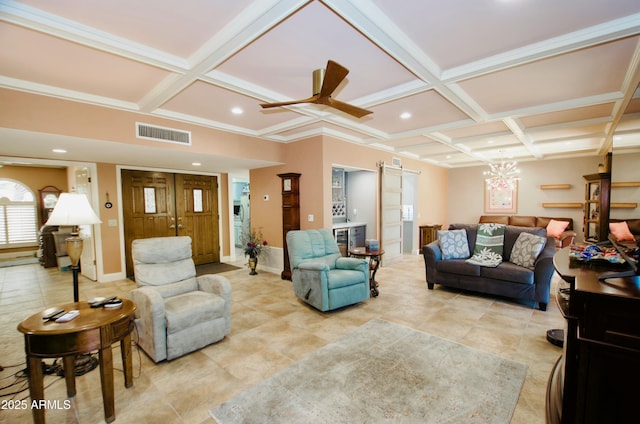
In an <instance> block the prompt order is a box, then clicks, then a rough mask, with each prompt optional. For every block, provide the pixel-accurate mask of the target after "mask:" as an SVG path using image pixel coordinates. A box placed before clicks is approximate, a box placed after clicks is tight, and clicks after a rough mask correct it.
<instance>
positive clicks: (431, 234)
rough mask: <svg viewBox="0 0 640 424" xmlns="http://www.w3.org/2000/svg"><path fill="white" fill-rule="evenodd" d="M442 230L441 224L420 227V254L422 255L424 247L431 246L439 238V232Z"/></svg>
mask: <svg viewBox="0 0 640 424" xmlns="http://www.w3.org/2000/svg"><path fill="white" fill-rule="evenodd" d="M441 228H442V225H440V224H434V225H420V226H418V230H419V246H420V254H422V246H424V245H425V244H429V243H431V242H432V241H434V240H436V239H437V238H438V230H440V229H441Z"/></svg>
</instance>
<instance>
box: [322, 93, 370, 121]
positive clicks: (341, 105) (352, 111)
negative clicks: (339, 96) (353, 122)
mask: <svg viewBox="0 0 640 424" xmlns="http://www.w3.org/2000/svg"><path fill="white" fill-rule="evenodd" d="M324 104H326V105H329V106H331V107H333V108H336V109H338V110H341V111H343V112H344V113H348V114H349V115H352V116H355V117H356V118H362V117H363V116H365V115H368V114H370V113H373V111H371V110H367V109H363V108H361V107H358V106H354V105H350V104H349V103H345V102H341V101H340V100H336V99H332V98H329V99H328V102H326V103H324Z"/></svg>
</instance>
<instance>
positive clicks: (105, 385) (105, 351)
mask: <svg viewBox="0 0 640 424" xmlns="http://www.w3.org/2000/svg"><path fill="white" fill-rule="evenodd" d="M99 357H100V382H101V383H102V403H103V405H104V420H105V421H106V422H108V423H110V422H113V421H114V420H115V419H116V408H115V405H114V403H115V402H114V394H113V354H112V352H111V345H107V346H103V347H101V348H100V351H99Z"/></svg>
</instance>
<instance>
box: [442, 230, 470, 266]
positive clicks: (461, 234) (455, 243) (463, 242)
mask: <svg viewBox="0 0 640 424" xmlns="http://www.w3.org/2000/svg"><path fill="white" fill-rule="evenodd" d="M438 240H439V242H440V250H442V259H466V258H468V257H469V242H468V241H467V231H466V230H449V231H438Z"/></svg>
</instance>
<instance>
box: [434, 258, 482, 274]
mask: <svg viewBox="0 0 640 424" xmlns="http://www.w3.org/2000/svg"><path fill="white" fill-rule="evenodd" d="M436 270H438V272H446V273H448V274H458V275H470V276H472V277H479V276H480V266H478V265H474V264H470V263H467V261H465V260H464V259H452V260H449V261H438V262H437V263H436Z"/></svg>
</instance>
